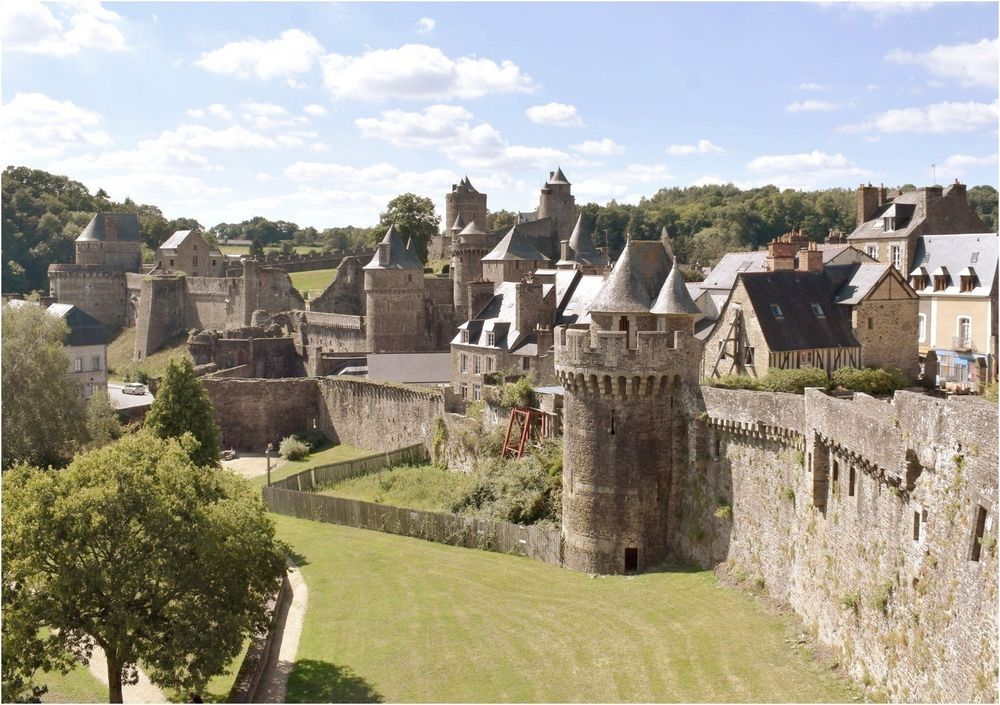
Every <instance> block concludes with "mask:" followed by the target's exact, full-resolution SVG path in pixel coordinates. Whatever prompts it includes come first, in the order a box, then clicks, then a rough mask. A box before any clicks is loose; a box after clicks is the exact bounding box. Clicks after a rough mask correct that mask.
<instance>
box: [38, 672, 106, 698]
mask: <svg viewBox="0 0 1000 705" xmlns="http://www.w3.org/2000/svg"><path fill="white" fill-rule="evenodd" d="M37 680H38V681H41V682H42V683H44V684H45V685H47V686H48V687H49V692H47V693H46V694H45V695H43V696H42V702H43V703H106V702H108V686H106V685H104V684H103V683H101V681H99V680H98V679H97V678H96V677H95V676H94V674H93V673H91V672H90V669H89V668H87V667H86V666H84V665H83V664H80V665H79V666H77V667H76V668H74V669H73V670H72V671H70V672H69V673H67V674H66V675H63V674H61V673H59V672H58V671H56V672H54V673H48V674H41V673H40V674H38V676H37Z"/></svg>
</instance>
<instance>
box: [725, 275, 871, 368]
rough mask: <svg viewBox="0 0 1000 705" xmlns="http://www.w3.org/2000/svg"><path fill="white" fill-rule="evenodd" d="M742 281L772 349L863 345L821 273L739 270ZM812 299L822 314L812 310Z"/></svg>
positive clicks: (779, 350)
mask: <svg viewBox="0 0 1000 705" xmlns="http://www.w3.org/2000/svg"><path fill="white" fill-rule="evenodd" d="M739 281H740V282H742V283H743V287H744V289H745V290H746V292H747V296H748V298H749V299H750V302H751V304H752V306H753V309H754V313H755V314H756V318H757V322H758V324H759V325H760V328H761V331H762V332H763V334H764V338H765V340H766V341H767V346H768V347H769V348H770V349H771V350H773V351H778V352H781V351H787V350H810V349H819V348H856V347H860V345H861V344H860V343H859V342H858V340H857V338H855V337H854V334H853V333H852V332H851V323H850V321H849V320H847V319H846V317H845V316H844V314H843V312H842V311H841V307H839V306H838V305H837V304H836V303H834V297H833V291H832V290H831V289H830V284H829V282H828V281H827V278H826V277H825V276H824V275H823V274H822V273H820V272H798V271H781V272H756V273H753V274H740V275H739ZM813 303H816V304H818V305H819V307H820V309H821V310H822V312H823V316H817V315H816V313H815V312H814V311H813V310H812V304H813ZM772 305H777V306H778V307H779V310H780V311H781V315H780V316H778V315H776V314H775V313H774V312H773V311H772V308H771V307H772Z"/></svg>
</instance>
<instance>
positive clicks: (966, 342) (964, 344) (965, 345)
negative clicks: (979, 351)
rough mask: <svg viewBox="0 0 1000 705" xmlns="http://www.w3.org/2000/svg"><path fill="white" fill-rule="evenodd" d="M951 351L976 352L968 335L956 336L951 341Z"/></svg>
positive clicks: (974, 345)
mask: <svg viewBox="0 0 1000 705" xmlns="http://www.w3.org/2000/svg"><path fill="white" fill-rule="evenodd" d="M951 349H952V350H968V351H970V352H976V344H975V343H973V342H972V337H971V336H968V335H956V336H954V337H953V338H952V339H951Z"/></svg>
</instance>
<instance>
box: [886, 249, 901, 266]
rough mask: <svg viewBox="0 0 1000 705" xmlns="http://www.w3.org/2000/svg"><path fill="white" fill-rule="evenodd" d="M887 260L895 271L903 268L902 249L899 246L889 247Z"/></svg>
mask: <svg viewBox="0 0 1000 705" xmlns="http://www.w3.org/2000/svg"><path fill="white" fill-rule="evenodd" d="M889 259H890V260H892V266H893V267H895V268H896V269H902V268H903V248H902V247H900V246H899V245H889Z"/></svg>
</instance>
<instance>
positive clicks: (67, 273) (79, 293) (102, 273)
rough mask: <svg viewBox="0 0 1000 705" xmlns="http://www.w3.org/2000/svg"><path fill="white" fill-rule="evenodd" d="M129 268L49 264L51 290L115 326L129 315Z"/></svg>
mask: <svg viewBox="0 0 1000 705" xmlns="http://www.w3.org/2000/svg"><path fill="white" fill-rule="evenodd" d="M125 276H126V270H125V268H124V267H115V266H111V265H104V264H51V265H49V293H50V294H51V295H52V296H53V297H55V300H56V301H58V302H59V303H63V304H73V305H74V306H76V307H77V308H79V309H80V310H81V311H85V312H86V313H88V314H90V315H91V316H93V317H94V318H96V319H97V320H99V321H100V322H101V323H103V324H104V325H106V326H107V327H108V328H110V329H112V330H117V329H118V328H121V327H122V326H124V325H125V324H126V322H127V319H128V315H127V314H128V296H127V291H126V288H125Z"/></svg>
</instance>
